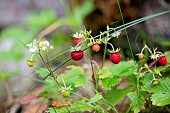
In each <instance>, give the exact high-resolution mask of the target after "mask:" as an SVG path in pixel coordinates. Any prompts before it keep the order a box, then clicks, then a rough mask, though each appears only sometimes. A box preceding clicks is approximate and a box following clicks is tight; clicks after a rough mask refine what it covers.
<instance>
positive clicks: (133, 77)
mask: <svg viewBox="0 0 170 113" xmlns="http://www.w3.org/2000/svg"><path fill="white" fill-rule="evenodd" d="M127 80H128V81H129V83H130V84H132V85H133V86H134V87H136V86H137V78H136V75H134V74H132V75H129V76H128V78H127Z"/></svg>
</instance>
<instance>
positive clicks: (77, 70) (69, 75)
mask: <svg viewBox="0 0 170 113" xmlns="http://www.w3.org/2000/svg"><path fill="white" fill-rule="evenodd" d="M69 68H70V70H67V71H65V73H64V74H61V75H59V77H58V78H57V79H58V81H59V83H60V84H63V81H62V78H63V79H64V81H65V82H66V85H67V86H68V85H71V84H72V85H75V86H76V87H78V86H83V87H87V82H88V76H89V75H88V74H84V70H83V68H81V67H80V66H70V67H69Z"/></svg>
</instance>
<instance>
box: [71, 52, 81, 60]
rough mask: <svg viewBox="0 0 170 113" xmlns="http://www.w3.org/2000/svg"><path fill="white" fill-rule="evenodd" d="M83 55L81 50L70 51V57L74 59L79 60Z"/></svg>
mask: <svg viewBox="0 0 170 113" xmlns="http://www.w3.org/2000/svg"><path fill="white" fill-rule="evenodd" d="M83 56H84V53H83V51H82V50H79V51H72V52H71V58H72V59H73V60H75V61H78V60H81V59H82V58H83Z"/></svg>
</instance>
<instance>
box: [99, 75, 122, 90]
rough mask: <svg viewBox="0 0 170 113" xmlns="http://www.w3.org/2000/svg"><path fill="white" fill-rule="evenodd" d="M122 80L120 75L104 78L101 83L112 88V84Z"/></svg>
mask: <svg viewBox="0 0 170 113" xmlns="http://www.w3.org/2000/svg"><path fill="white" fill-rule="evenodd" d="M121 80H122V79H121V78H119V77H108V78H105V79H102V80H101V84H102V87H103V88H105V89H107V90H110V89H111V88H110V87H111V86H115V85H117V84H118V83H119V82H120V81H121Z"/></svg>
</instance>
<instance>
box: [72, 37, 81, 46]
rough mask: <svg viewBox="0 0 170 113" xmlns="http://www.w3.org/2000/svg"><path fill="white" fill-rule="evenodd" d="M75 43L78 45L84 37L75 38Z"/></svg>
mask: <svg viewBox="0 0 170 113" xmlns="http://www.w3.org/2000/svg"><path fill="white" fill-rule="evenodd" d="M73 42H74V44H75V45H77V44H78V43H80V42H82V38H74V40H73Z"/></svg>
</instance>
